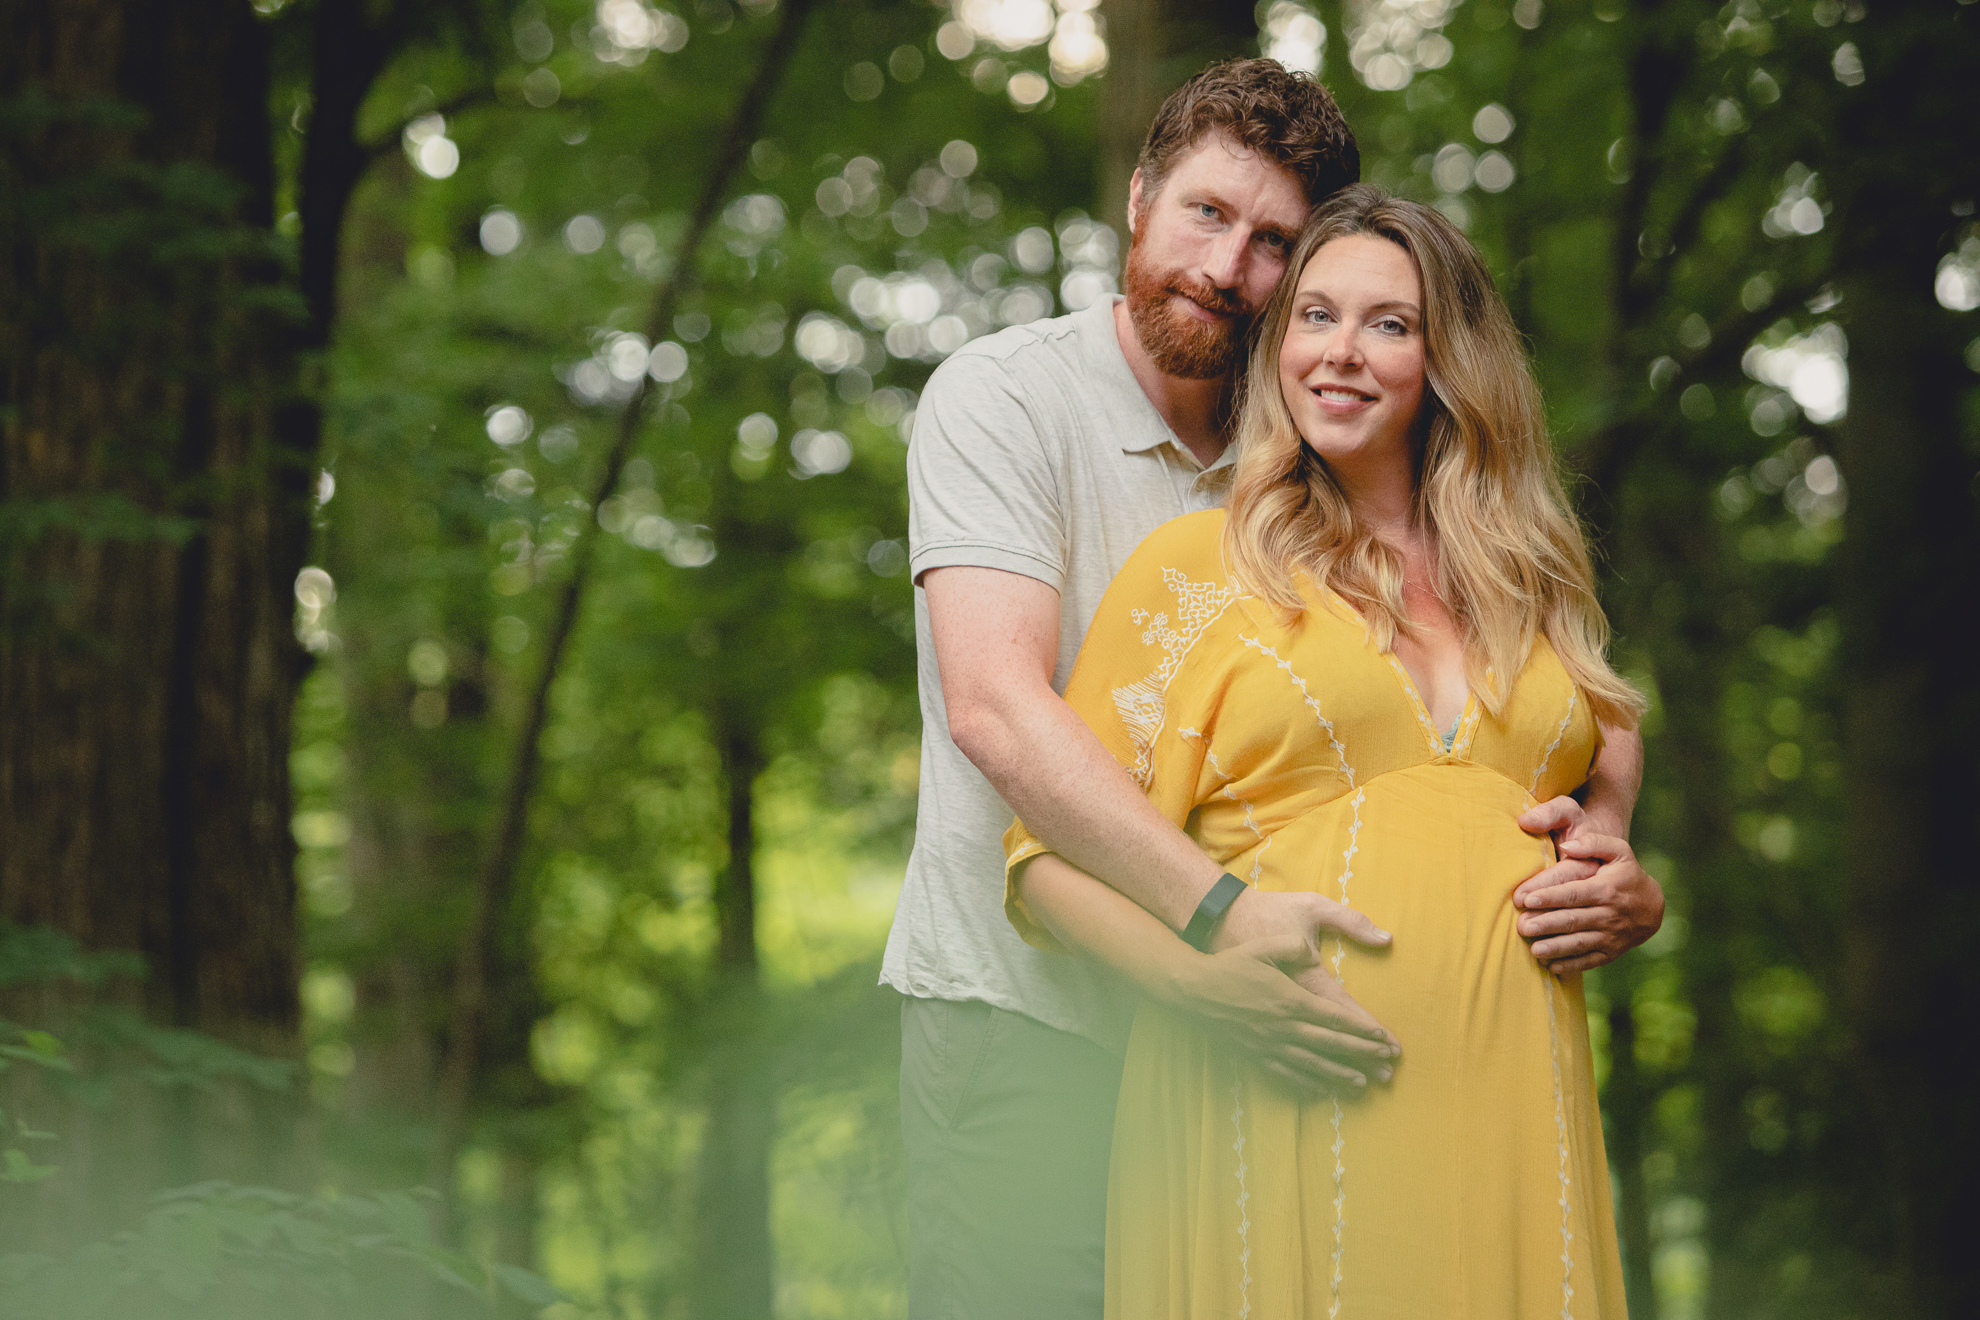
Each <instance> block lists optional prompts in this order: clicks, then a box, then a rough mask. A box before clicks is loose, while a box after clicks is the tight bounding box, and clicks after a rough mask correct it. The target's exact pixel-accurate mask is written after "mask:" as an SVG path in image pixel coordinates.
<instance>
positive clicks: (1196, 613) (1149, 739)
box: [1114, 568, 1237, 790]
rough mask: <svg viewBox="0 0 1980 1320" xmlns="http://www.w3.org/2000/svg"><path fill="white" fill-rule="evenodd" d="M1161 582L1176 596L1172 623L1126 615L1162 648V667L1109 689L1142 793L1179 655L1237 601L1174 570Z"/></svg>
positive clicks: (1149, 642) (1147, 641)
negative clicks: (1129, 743) (1131, 746)
mask: <svg viewBox="0 0 1980 1320" xmlns="http://www.w3.org/2000/svg"><path fill="white" fill-rule="evenodd" d="M1162 580H1163V582H1165V583H1167V584H1168V587H1169V590H1171V591H1173V592H1174V593H1175V595H1176V615H1175V621H1174V622H1173V623H1171V622H1170V620H1169V616H1168V615H1167V614H1150V613H1149V612H1148V611H1147V610H1141V609H1137V610H1133V611H1131V612H1130V613H1129V615H1128V617H1129V618H1131V619H1133V620H1134V621H1135V622H1136V623H1138V624H1145V625H1146V627H1145V628H1144V629H1143V631H1142V634H1141V641H1142V644H1143V645H1145V646H1159V647H1161V648H1162V651H1163V655H1162V663H1160V664H1159V665H1157V666H1155V672H1154V673H1152V674H1150V675H1148V676H1147V677H1146V678H1141V679H1137V680H1135V681H1134V682H1132V683H1125V684H1122V685H1121V686H1120V687H1117V688H1115V689H1114V711H1115V713H1116V714H1118V715H1119V716H1120V718H1121V724H1122V726H1123V727H1125V728H1126V729H1127V734H1128V737H1129V738H1130V739H1131V740H1132V741H1133V743H1134V750H1135V760H1134V764H1133V765H1131V766H1129V767H1128V773H1129V774H1130V775H1133V776H1134V782H1135V783H1137V784H1139V785H1140V786H1141V787H1142V789H1143V790H1146V789H1147V787H1148V781H1149V779H1150V777H1151V776H1152V775H1153V773H1154V756H1155V737H1156V735H1157V734H1159V733H1161V732H1162V722H1163V721H1164V720H1165V719H1166V718H1167V717H1168V711H1169V707H1168V691H1169V683H1170V680H1172V679H1174V678H1175V676H1176V670H1177V669H1179V668H1181V667H1182V662H1183V657H1184V656H1186V655H1188V654H1189V649H1190V648H1191V647H1192V646H1195V645H1196V639H1197V638H1199V637H1201V636H1203V633H1204V630H1205V629H1207V628H1208V627H1209V626H1210V625H1211V624H1213V623H1215V622H1216V621H1217V616H1219V615H1220V614H1222V613H1223V612H1224V610H1225V609H1226V607H1228V606H1229V605H1230V603H1231V602H1232V601H1233V600H1236V599H1237V592H1235V591H1233V590H1232V589H1231V588H1230V587H1228V586H1223V585H1220V584H1218V583H1214V582H1191V581H1190V580H1189V579H1188V578H1186V577H1184V576H1183V575H1182V574H1181V573H1179V572H1177V571H1176V570H1175V569H1173V568H1164V569H1163V570H1162Z"/></svg>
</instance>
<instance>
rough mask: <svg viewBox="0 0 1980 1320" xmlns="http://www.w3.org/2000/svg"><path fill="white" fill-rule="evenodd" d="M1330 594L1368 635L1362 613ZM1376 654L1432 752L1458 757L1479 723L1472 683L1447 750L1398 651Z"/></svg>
mask: <svg viewBox="0 0 1980 1320" xmlns="http://www.w3.org/2000/svg"><path fill="white" fill-rule="evenodd" d="M1327 594H1328V595H1329V596H1330V597H1332V598H1333V601H1334V603H1335V604H1336V605H1339V606H1340V607H1341V609H1343V610H1344V611H1346V612H1347V616H1348V617H1349V618H1350V619H1353V620H1354V621H1355V622H1356V623H1358V624H1360V625H1361V626H1362V629H1363V633H1364V636H1365V635H1366V630H1367V627H1368V621H1367V620H1366V619H1364V618H1362V617H1361V611H1360V610H1357V609H1356V608H1355V607H1354V606H1352V605H1350V604H1349V603H1348V601H1347V598H1346V597H1345V596H1343V595H1341V593H1340V592H1338V591H1335V590H1334V589H1333V588H1332V587H1329V588H1328V589H1327ZM1377 654H1379V655H1380V656H1381V657H1382V658H1383V659H1384V660H1386V661H1388V662H1389V668H1390V669H1392V670H1394V671H1395V675H1396V682H1397V683H1398V684H1399V685H1400V686H1401V688H1402V691H1403V696H1404V697H1405V698H1406V699H1407V700H1408V701H1409V708H1410V710H1411V711H1412V712H1414V713H1415V715H1416V725H1417V727H1418V728H1420V729H1422V730H1423V736H1424V737H1426V738H1428V739H1429V740H1430V748H1431V751H1432V752H1433V753H1434V754H1435V755H1437V756H1457V755H1459V754H1460V753H1461V752H1462V751H1463V750H1464V748H1465V746H1466V745H1467V743H1466V739H1467V735H1468V734H1469V733H1470V730H1471V726H1472V725H1473V724H1475V723H1477V720H1478V694H1477V693H1476V692H1474V691H1472V689H1471V686H1470V684H1466V685H1465V689H1464V702H1463V704H1462V705H1460V706H1459V707H1458V717H1457V723H1456V725H1455V726H1454V731H1453V732H1452V734H1451V745H1450V746H1448V747H1446V746H1444V731H1443V730H1442V729H1439V728H1438V727H1437V721H1436V720H1435V719H1433V718H1431V715H1430V708H1429V707H1428V706H1426V705H1424V704H1423V697H1422V694H1421V693H1419V692H1418V691H1417V690H1416V680H1415V679H1413V678H1411V677H1410V675H1409V667H1408V666H1407V665H1405V664H1404V663H1403V662H1402V660H1401V658H1400V657H1399V656H1397V655H1396V652H1395V648H1393V647H1391V648H1390V649H1389V650H1386V651H1381V652H1378V653H1377Z"/></svg>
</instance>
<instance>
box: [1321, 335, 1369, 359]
mask: <svg viewBox="0 0 1980 1320" xmlns="http://www.w3.org/2000/svg"><path fill="white" fill-rule="evenodd" d="M1320 360H1321V361H1322V362H1325V363H1326V364H1327V365H1328V366H1330V367H1337V368H1352V367H1357V366H1360V365H1361V353H1360V350H1359V347H1358V346H1357V345H1356V344H1355V342H1354V336H1353V335H1351V334H1349V333H1348V332H1347V331H1345V330H1341V331H1337V332H1336V333H1334V334H1332V335H1330V336H1328V339H1327V343H1326V346H1325V347H1324V348H1322V349H1321V350H1320Z"/></svg>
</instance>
